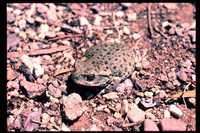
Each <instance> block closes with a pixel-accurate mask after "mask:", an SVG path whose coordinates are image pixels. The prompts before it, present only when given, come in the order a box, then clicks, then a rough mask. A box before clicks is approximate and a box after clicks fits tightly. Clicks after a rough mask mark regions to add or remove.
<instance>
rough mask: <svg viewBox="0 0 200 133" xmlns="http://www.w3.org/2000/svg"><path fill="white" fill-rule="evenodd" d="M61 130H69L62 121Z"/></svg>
mask: <svg viewBox="0 0 200 133" xmlns="http://www.w3.org/2000/svg"><path fill="white" fill-rule="evenodd" d="M61 131H71V129H70V128H69V127H68V126H67V125H65V124H64V123H62V126H61Z"/></svg>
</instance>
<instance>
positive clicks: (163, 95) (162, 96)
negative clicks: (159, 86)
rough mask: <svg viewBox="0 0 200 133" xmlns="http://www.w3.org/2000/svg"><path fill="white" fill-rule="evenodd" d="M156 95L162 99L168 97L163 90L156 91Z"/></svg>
mask: <svg viewBox="0 0 200 133" xmlns="http://www.w3.org/2000/svg"><path fill="white" fill-rule="evenodd" d="M158 96H159V98H160V99H164V98H166V97H168V95H167V94H166V92H165V91H164V90H160V91H159V93H158Z"/></svg>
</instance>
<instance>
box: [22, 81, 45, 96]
mask: <svg viewBox="0 0 200 133" xmlns="http://www.w3.org/2000/svg"><path fill="white" fill-rule="evenodd" d="M20 86H22V87H23V89H25V90H26V92H27V94H28V97H30V98H34V97H36V96H40V95H42V94H43V93H44V92H45V90H46V87H45V86H44V85H42V84H36V83H32V82H28V81H26V80H22V81H20Z"/></svg>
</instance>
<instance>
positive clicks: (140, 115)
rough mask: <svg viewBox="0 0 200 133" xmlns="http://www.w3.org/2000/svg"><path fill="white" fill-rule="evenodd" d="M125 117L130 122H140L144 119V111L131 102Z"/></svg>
mask: <svg viewBox="0 0 200 133" xmlns="http://www.w3.org/2000/svg"><path fill="white" fill-rule="evenodd" d="M127 117H128V119H129V120H130V121H131V122H134V123H138V122H142V121H144V119H145V112H144V111H143V110H141V109H140V108H138V106H137V105H136V104H131V105H130V110H129V111H128V113H127Z"/></svg>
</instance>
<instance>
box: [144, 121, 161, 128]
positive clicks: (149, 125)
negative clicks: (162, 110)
mask: <svg viewBox="0 0 200 133" xmlns="http://www.w3.org/2000/svg"><path fill="white" fill-rule="evenodd" d="M144 131H159V129H158V126H157V124H156V123H155V122H154V121H153V120H150V119H145V120H144Z"/></svg>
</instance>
